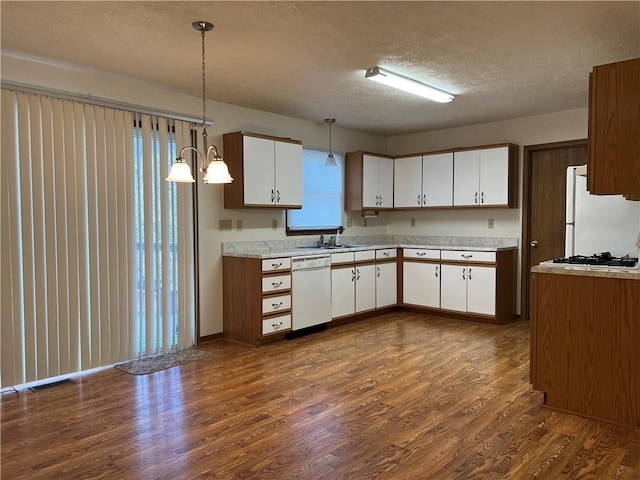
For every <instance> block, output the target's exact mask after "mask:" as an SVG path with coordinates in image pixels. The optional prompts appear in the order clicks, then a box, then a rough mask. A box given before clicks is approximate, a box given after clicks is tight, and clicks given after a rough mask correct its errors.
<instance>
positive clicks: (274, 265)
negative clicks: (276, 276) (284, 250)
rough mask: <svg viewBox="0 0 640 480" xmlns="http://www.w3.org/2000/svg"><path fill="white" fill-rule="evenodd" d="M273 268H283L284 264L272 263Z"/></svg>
mask: <svg viewBox="0 0 640 480" xmlns="http://www.w3.org/2000/svg"><path fill="white" fill-rule="evenodd" d="M271 266H272V267H273V268H280V267H281V266H282V262H280V263H272V264H271Z"/></svg>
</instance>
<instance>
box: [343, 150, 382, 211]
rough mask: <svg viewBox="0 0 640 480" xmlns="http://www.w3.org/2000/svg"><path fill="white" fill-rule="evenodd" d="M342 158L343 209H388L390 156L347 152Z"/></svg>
mask: <svg viewBox="0 0 640 480" xmlns="http://www.w3.org/2000/svg"><path fill="white" fill-rule="evenodd" d="M345 161H346V163H345V197H344V198H345V200H344V201H345V210H347V211H362V210H390V209H392V208H393V158H391V157H385V156H382V155H373V154H368V153H364V152H349V153H347V155H346V159H345Z"/></svg>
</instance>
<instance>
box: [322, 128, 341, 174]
mask: <svg viewBox="0 0 640 480" xmlns="http://www.w3.org/2000/svg"><path fill="white" fill-rule="evenodd" d="M324 121H325V122H326V123H327V124H328V125H329V155H327V160H326V161H325V162H324V164H325V166H327V167H337V166H338V163H337V162H336V158H335V157H334V156H333V150H332V149H331V125H333V124H334V123H336V119H335V118H325V119H324Z"/></svg>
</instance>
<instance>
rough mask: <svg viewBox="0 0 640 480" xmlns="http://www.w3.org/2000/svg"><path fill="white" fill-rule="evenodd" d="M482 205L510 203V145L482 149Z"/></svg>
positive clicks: (480, 200)
mask: <svg viewBox="0 0 640 480" xmlns="http://www.w3.org/2000/svg"><path fill="white" fill-rule="evenodd" d="M479 171H480V199H479V203H480V205H500V206H502V205H505V206H506V205H508V204H509V147H498V148H487V149H484V150H480V170H479Z"/></svg>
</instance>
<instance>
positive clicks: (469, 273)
mask: <svg viewBox="0 0 640 480" xmlns="http://www.w3.org/2000/svg"><path fill="white" fill-rule="evenodd" d="M468 276H469V280H471V267H469V272H468Z"/></svg>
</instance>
